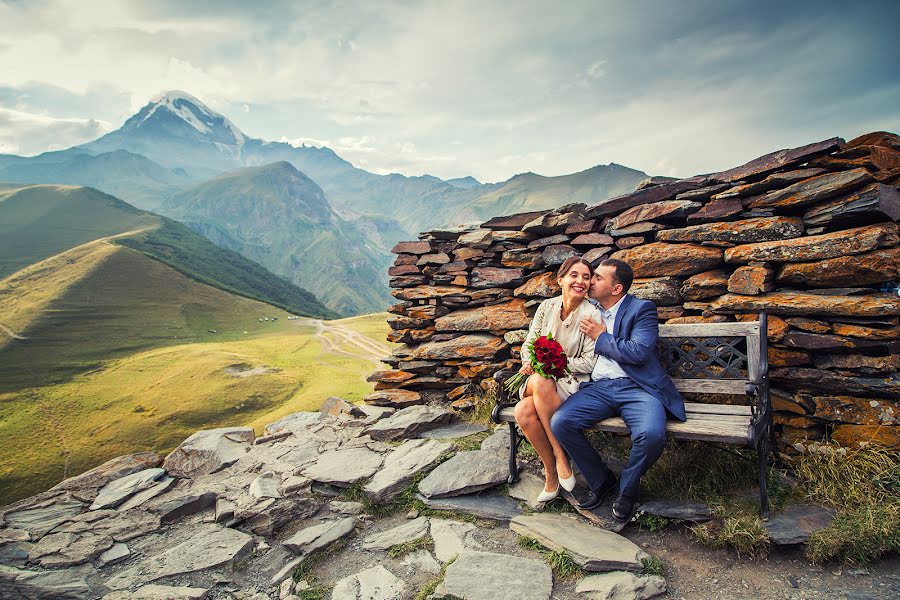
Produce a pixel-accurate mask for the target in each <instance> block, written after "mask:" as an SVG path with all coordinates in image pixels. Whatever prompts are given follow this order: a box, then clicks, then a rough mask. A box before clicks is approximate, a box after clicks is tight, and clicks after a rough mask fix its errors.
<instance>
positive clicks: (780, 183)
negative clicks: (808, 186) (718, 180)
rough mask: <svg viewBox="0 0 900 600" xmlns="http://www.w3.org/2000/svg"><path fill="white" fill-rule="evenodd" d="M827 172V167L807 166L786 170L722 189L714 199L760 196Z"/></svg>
mask: <svg viewBox="0 0 900 600" xmlns="http://www.w3.org/2000/svg"><path fill="white" fill-rule="evenodd" d="M825 172H826V171H825V169H820V168H807V169H797V170H794V171H786V172H783V173H773V174H771V175H769V176H768V177H766V178H765V179H763V180H762V181H755V182H753V183H745V184H743V185H736V186H734V187H732V188H729V189H728V190H725V191H722V192H720V193H718V194H716V195H715V196H713V199H720V198H749V197H751V196H758V195H760V194H763V193H765V192H769V191H771V190H778V189H781V188H784V187H787V186H788V185H791V184H794V183H797V182H798V181H805V180H807V179H810V178H812V177H816V176H817V175H821V174H822V173H825Z"/></svg>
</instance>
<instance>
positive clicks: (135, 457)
mask: <svg viewBox="0 0 900 600" xmlns="http://www.w3.org/2000/svg"><path fill="white" fill-rule="evenodd" d="M161 462H162V459H161V458H160V457H159V456H158V455H157V454H156V453H154V452H137V453H135V454H126V455H125V456H117V457H116V458H112V459H110V460H108V461H106V462H105V463H103V464H102V465H100V466H99V467H94V468H93V469H91V470H90V471H85V472H84V473H82V474H81V475H76V476H75V477H69V478H68V479H64V480H63V481H61V482H59V483H57V484H56V485H55V486H53V487H52V488H50V491H51V492H56V491H65V490H73V491H74V490H78V491H84V490H91V489H95V490H99V489H100V488H101V487H103V486H104V485H106V484H107V483H109V482H110V481H114V480H116V479H119V478H121V477H125V476H126V475H131V474H132V473H137V472H138V471H143V470H145V469H152V468H153V467H158V466H159V464H160V463H161Z"/></svg>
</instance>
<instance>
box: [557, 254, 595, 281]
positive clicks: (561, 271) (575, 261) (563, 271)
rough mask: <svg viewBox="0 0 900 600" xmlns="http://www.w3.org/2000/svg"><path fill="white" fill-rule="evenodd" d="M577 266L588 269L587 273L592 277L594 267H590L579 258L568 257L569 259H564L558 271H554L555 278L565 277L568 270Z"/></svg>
mask: <svg viewBox="0 0 900 600" xmlns="http://www.w3.org/2000/svg"><path fill="white" fill-rule="evenodd" d="M577 264H581V265H584V266H586V267H587V268H588V273H590V275H591V277H593V276H594V267H592V266H591V263H589V262H588V261H586V260H584V259H583V258H581V257H580V256H570V257H569V258H567V259H566V261H565V262H564V263H563V264H562V265H560V267H559V270H558V271H556V278H557V279H562V278H563V277H565V276H566V273H568V272H569V269H571V268H572V267H573V266H575V265H577Z"/></svg>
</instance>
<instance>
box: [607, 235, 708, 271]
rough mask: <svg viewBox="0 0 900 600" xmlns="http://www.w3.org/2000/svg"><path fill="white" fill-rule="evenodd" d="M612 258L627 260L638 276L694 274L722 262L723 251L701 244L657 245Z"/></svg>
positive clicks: (631, 249) (640, 247) (621, 253)
mask: <svg viewBox="0 0 900 600" xmlns="http://www.w3.org/2000/svg"><path fill="white" fill-rule="evenodd" d="M611 258H616V259H619V260H624V261H625V262H627V263H628V264H629V265H631V268H632V269H633V270H634V276H635V277H665V276H668V275H682V276H684V275H693V274H694V273H700V272H703V271H708V270H709V269H712V268H713V267H716V266H718V265H719V264H720V263H721V262H722V250H720V249H717V248H707V247H705V246H699V245H697V244H665V243H662V242H653V243H651V244H645V245H643V246H638V247H636V248H629V249H628V250H619V251H618V252H614V253H613V254H612V256H611Z"/></svg>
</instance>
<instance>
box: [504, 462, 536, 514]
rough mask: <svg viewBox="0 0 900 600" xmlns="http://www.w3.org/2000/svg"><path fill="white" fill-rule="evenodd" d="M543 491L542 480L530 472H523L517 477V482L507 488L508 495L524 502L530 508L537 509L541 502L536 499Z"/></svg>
mask: <svg viewBox="0 0 900 600" xmlns="http://www.w3.org/2000/svg"><path fill="white" fill-rule="evenodd" d="M542 491H544V480H543V479H542V478H540V477H538V476H537V475H535V474H534V473H531V472H530V471H523V472H522V473H521V474H520V475H519V481H517V482H516V483H514V484H512V485H511V486H509V495H510V496H511V497H513V498H516V499H518V500H522V501H524V502H525V503H526V504H527V505H528V506H530V507H531V508H537V507H539V506H540V505H541V504H543V502H538V501H537V497H538V494H540V493H541V492H542Z"/></svg>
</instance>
